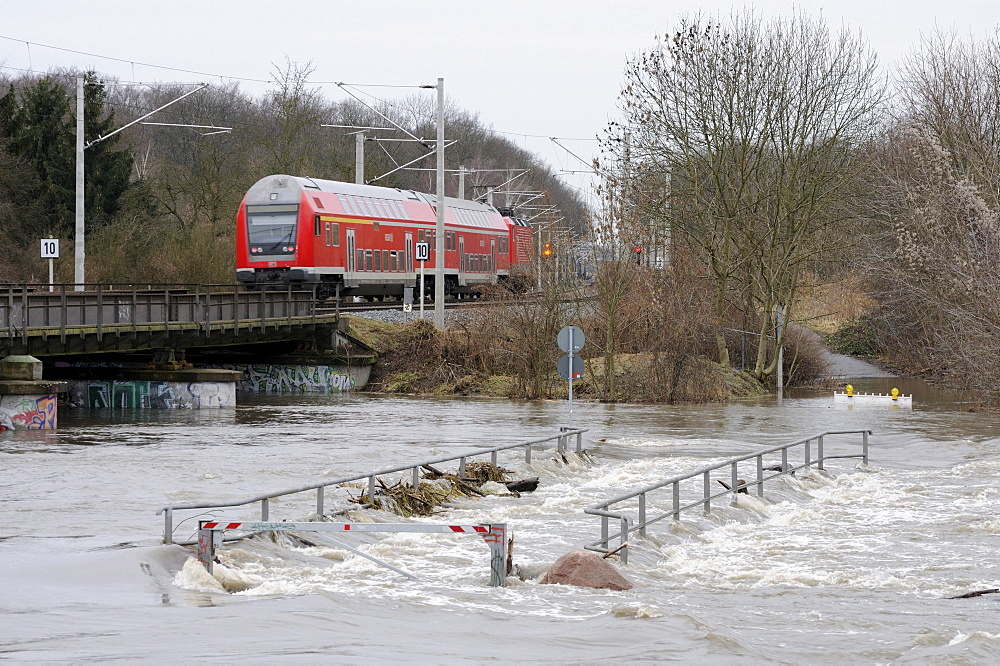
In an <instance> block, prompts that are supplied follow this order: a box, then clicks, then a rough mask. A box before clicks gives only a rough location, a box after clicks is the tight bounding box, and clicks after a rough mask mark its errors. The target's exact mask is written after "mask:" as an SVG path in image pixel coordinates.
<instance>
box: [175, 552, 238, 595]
mask: <svg viewBox="0 0 1000 666" xmlns="http://www.w3.org/2000/svg"><path fill="white" fill-rule="evenodd" d="M174 585H176V586H177V587H179V588H181V589H182V590H191V591H193V592H217V593H219V594H226V593H227V591H226V588H224V587H223V586H222V583H220V582H219V581H218V580H216V579H215V577H213V576H212V574H210V573H208V571H207V570H206V569H205V567H203V566H202V564H201V562H199V561H198V560H197V559H196V558H194V557H189V558H188V559H187V560H186V561H185V562H184V567H183V568H182V569H181V570H180V571H178V572H177V573H176V574H175V575H174Z"/></svg>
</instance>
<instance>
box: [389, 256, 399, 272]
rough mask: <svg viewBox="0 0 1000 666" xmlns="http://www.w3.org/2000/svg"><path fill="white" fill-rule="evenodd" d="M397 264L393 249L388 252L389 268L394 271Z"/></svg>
mask: <svg viewBox="0 0 1000 666" xmlns="http://www.w3.org/2000/svg"><path fill="white" fill-rule="evenodd" d="M398 266H399V264H398V261H397V259H396V251H395V250H393V251H392V252H390V253H389V270H390V271H392V272H393V273H395V272H396V269H397V268H398Z"/></svg>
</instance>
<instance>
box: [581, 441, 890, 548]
mask: <svg viewBox="0 0 1000 666" xmlns="http://www.w3.org/2000/svg"><path fill="white" fill-rule="evenodd" d="M871 434H872V431H871V430H833V431H827V432H821V433H819V434H816V435H811V436H809V437H806V438H804V439H799V440H796V441H794V442H789V443H787V444H779V445H778V446H772V447H771V448H768V449H764V450H763V451H756V452H754V453H749V454H746V455H742V456H738V457H736V458H731V459H729V460H726V461H724V462H720V463H716V464H714V465H709V466H707V467H702V468H701V469H697V470H695V471H693V472H689V473H687V474H681V475H680V476H675V477H672V478H670V479H666V480H665V481H660V482H659V483H654V484H653V485H650V486H646V487H645V488H640V489H639V490H635V491H632V492H630V493H628V494H625V495H619V496H618V497H613V498H611V499H608V500H604V501H603V502H600V503H599V504H595V505H593V506H590V507H588V508H587V509H585V510H584V512H585V513H588V514H590V515H594V516H600V518H601V538H600V540H598V541H595V542H593V543H591V544H587V545H585V546H584V548H586V549H587V550H593V551H597V552H599V553H609V552H618V553H619V554H620V557H621V561H622V563H628V539H629V535H630V534H631V533H632V532H638V533H639V534H640V535H641V536H646V528H647V527H648V526H649V525H652V524H653V523H656V522H659V521H661V520H663V519H665V518H673V519H674V520H680V519H681V512H682V511H685V510H687V509H692V508H695V507H699V506H701V507H703V508H704V512H705V513H710V512H711V510H712V500H714V499H717V498H720V497H725V496H727V495H731V496H732V503H733V504H735V503H736V500H737V493H748V492H749V491H750V489H752V488H754V487H756V494H757V496H758V497H764V483H765V482H766V481H770V480H772V479H775V478H778V477H781V476H785V475H788V474H793V473H794V472H795V471H796V470H800V469H809V468H811V467H814V466H815V467H816V469H824V468H825V467H824V463H825V461H827V460H832V459H837V458H862V460H863V462H864V463H865V464H866V465H867V464H868V436H869V435H871ZM831 435H861V453H853V454H846V455H828V454H827V449H826V444H827V442H825V441H824V438H826V437H829V436H831ZM813 442H816V457H815V458H813V457H812V443H813ZM796 447H802V453H803V457H802V463H801V464H798V465H794V464H791V463H789V455H788V454H789V450H790V449H794V448H796ZM777 454H780V459H778V455H777ZM765 456H772V457H773V460H765ZM747 461H754V462H755V463H756V464H755V470H754V471H755V475H754V476H755V478H754V479H753V480H751V481H745V480H744V479H743V478H741V477H740V471H739V469H740V468H739V465H740V463H745V462H747ZM726 468H728V469H729V474H728V477H729V478H728V479H727V481H728V482H726V481H722V479H718V478H716V479H715V480H716V481H721V482H722V484H720V485H724V486H725V490H722V491H720V492H713V486H712V481H713V477H712V473H713V472H717V471H718V470H723V469H726ZM765 472H771V473H770V474H766V473H765ZM691 479H698V480H699V482H700V483H699V482H695V483H687V484H685V482H689V481H690V480H691ZM682 485H683V486H684V487H683V490H684V491H685V492H684V494H683V500H682V492H681V491H682ZM699 486H700V487H699ZM665 488H666V489H669V490H670V492H671V508H670V510H668V511H666V512H663V513H660V514H659V515H656V516H653V517H652V518H650V517H648V516H647V515H646V508H647V495H650V494H651V493H654V492H656V491H659V490H662V489H665ZM626 502H629V503H630V504H629V505H628V506H622V507H618V508H617V510H612V509H613V507H614V505H616V504H624V503H626ZM626 511H629V512H631V515H630V514H629V513H626ZM611 519H614V520H617V521H619V523H620V525H621V528H620V530H619V531H618V532H616V533H614V534H611V533H609V531H608V530H609V520H611ZM613 539H618V540H619V545H618V547H617V548H616V549H615V551H612V550H611V548H610V542H611V541H612V540H613Z"/></svg>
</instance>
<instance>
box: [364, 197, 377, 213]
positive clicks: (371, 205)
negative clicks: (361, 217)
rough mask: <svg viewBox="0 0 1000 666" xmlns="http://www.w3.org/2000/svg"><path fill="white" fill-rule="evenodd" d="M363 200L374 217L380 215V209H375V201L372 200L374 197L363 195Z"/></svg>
mask: <svg viewBox="0 0 1000 666" xmlns="http://www.w3.org/2000/svg"><path fill="white" fill-rule="evenodd" d="M361 200H362V201H364V202H365V206H366V207H367V208H368V214H369V215H370V216H372V217H378V211H377V210H375V202H374V201H372V198H371V197H362V198H361Z"/></svg>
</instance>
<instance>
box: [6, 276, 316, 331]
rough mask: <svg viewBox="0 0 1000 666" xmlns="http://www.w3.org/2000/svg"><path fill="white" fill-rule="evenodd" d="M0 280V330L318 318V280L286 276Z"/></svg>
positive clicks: (263, 324)
mask: <svg viewBox="0 0 1000 666" xmlns="http://www.w3.org/2000/svg"><path fill="white" fill-rule="evenodd" d="M84 286H85V287H86V289H85V290H84V291H75V287H76V285H74V284H58V285H53V287H52V291H49V287H50V285H47V284H0V337H7V338H9V339H16V338H25V337H28V336H29V335H53V336H55V335H58V336H60V339H61V340H62V341H63V342H65V340H66V335H67V333H70V334H76V333H80V332H82V331H87V332H93V333H96V335H97V339H98V340H100V339H101V338H102V337H103V335H104V334H106V333H114V334H118V335H120V334H121V333H127V332H132V333H137V332H138V331H140V330H149V329H154V328H155V329H157V330H166V331H168V332H169V331H170V330H172V329H174V328H176V329H181V328H196V329H202V330H206V331H207V330H209V329H223V330H225V329H230V328H232V329H239V328H240V327H241V326H243V327H246V326H253V327H257V328H260V329H261V330H264V329H266V328H268V327H280V326H286V325H291V324H292V323H293V322H294V321H299V322H301V321H303V318H307V319H311V320H313V322H315V319H316V317H317V312H316V293H315V287H313V288H312V289H309V288H308V287H306V288H303V287H302V286H298V285H297V286H295V288H294V289H293V287H292V285H291V284H289V283H285V284H280V285H255V286H256V287H259V289H254V290H248V289H245V288H240V287H239V286H238V285H232V284H229V285H225V284H218V285H213V284H141V285H135V284H130V285H118V284H87V285H84Z"/></svg>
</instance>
